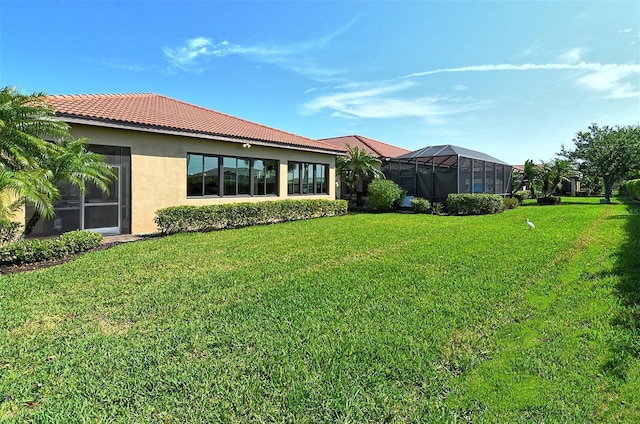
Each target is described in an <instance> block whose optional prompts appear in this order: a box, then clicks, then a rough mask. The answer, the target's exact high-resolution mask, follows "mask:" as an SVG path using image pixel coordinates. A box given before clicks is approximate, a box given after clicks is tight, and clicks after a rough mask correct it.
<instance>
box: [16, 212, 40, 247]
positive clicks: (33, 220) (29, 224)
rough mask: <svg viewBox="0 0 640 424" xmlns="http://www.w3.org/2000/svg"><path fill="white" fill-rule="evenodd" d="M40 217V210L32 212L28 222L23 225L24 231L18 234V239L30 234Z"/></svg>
mask: <svg viewBox="0 0 640 424" xmlns="http://www.w3.org/2000/svg"><path fill="white" fill-rule="evenodd" d="M41 217H42V215H41V214H40V212H38V211H34V212H33V215H31V218H29V222H27V224H26V225H25V226H24V231H23V232H22V235H21V236H20V240H24V239H25V238H27V236H28V235H29V234H31V231H33V229H34V228H35V227H36V224H37V223H38V221H40V218H41Z"/></svg>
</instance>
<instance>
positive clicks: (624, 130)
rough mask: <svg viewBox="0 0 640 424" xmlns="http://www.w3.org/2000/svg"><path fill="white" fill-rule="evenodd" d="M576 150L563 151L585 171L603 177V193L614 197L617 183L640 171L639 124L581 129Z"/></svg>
mask: <svg viewBox="0 0 640 424" xmlns="http://www.w3.org/2000/svg"><path fill="white" fill-rule="evenodd" d="M573 142H574V144H575V146H576V147H575V149H574V150H565V148H564V146H562V152H561V153H562V155H563V156H565V157H566V158H568V159H569V160H571V161H572V162H574V163H575V164H577V165H578V168H579V169H580V171H582V172H584V173H585V174H588V175H592V176H596V177H600V178H602V182H603V185H604V196H605V198H606V199H607V202H610V201H611V193H612V191H613V186H614V184H616V183H618V182H620V181H622V180H623V179H624V178H626V177H627V176H629V175H631V174H632V173H637V172H638V171H640V126H639V125H632V126H616V127H610V126H606V125H605V126H602V127H600V126H598V124H595V123H594V124H591V125H590V126H589V128H588V131H581V132H578V133H577V134H576V136H575V138H574V139H573Z"/></svg>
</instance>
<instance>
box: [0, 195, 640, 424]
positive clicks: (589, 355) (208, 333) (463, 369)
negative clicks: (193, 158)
mask: <svg viewBox="0 0 640 424" xmlns="http://www.w3.org/2000/svg"><path fill="white" fill-rule="evenodd" d="M571 201H572V202H574V203H571ZM597 202H598V199H590V198H586V199H566V198H565V200H564V203H563V204H562V205H560V206H555V207H552V206H547V207H539V206H525V207H520V208H517V209H514V210H509V211H505V212H503V213H501V214H498V215H492V216H473V217H444V216H442V217H439V216H430V215H413V214H374V215H369V214H356V215H349V216H344V217H336V218H323V219H316V220H310V221H303V222H293V223H285V224H278V225H272V226H264V227H252V228H244V229H239V230H229V231H222V232H215V233H207V234H180V235H175V236H170V237H166V238H160V239H153V240H148V241H142V242H137V243H130V244H125V245H121V246H118V247H115V248H112V249H109V250H106V251H101V252H94V253H90V254H86V255H83V256H81V257H79V258H77V259H76V260H74V261H73V262H70V263H67V264H65V265H62V266H58V267H54V268H49V269H45V270H41V271H36V272H29V273H24V274H17V275H11V276H3V277H0V421H6V422H14V421H15V422H23V421H25V420H28V421H35V422H123V423H125V422H126V423H129V422H153V423H156V422H175V423H184V422H198V423H199V422H296V423H298V422H303V423H304V422H308V423H317V422H343V423H346V422H351V423H361V422H447V423H449V422H455V421H462V422H465V421H473V422H500V423H502V422H563V423H564V422H594V421H595V422H613V421H619V422H638V421H640V242H639V238H640V207H638V205H629V204H624V203H617V204H613V205H601V204H599V203H597ZM525 218H529V219H530V220H531V221H533V222H534V223H535V225H536V227H537V228H536V229H535V230H528V228H527V225H526V223H525Z"/></svg>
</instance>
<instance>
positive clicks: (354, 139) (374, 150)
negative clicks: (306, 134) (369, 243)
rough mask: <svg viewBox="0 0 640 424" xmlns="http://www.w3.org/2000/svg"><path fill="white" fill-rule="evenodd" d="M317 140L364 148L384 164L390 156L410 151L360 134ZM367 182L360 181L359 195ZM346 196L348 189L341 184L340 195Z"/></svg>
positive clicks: (364, 191)
mask: <svg viewBox="0 0 640 424" xmlns="http://www.w3.org/2000/svg"><path fill="white" fill-rule="evenodd" d="M319 141H321V142H323V143H328V144H331V145H333V146H338V147H346V146H347V145H349V146H351V147H357V148H359V149H361V150H364V151H365V152H367V153H368V154H370V155H371V156H374V157H376V158H378V159H380V161H381V162H382V164H384V163H385V161H388V160H389V159H391V158H394V157H396V156H400V155H404V154H406V153H409V152H410V150H407V149H403V148H402V147H398V146H393V145H391V144H387V143H383V142H382V141H377V140H373V139H370V138H367V137H363V136H361V135H346V136H343V137H332V138H323V139H320V140H319ZM382 164H381V166H382ZM369 182H370V181H361V182H360V184H359V187H358V189H357V192H359V193H360V194H361V195H362V194H364V193H366V189H367V185H368V183H369ZM347 196H349V190H348V189H347V187H346V186H345V185H344V184H343V185H342V189H341V197H343V198H345V197H347Z"/></svg>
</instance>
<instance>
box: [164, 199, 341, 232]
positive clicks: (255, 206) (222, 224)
mask: <svg viewBox="0 0 640 424" xmlns="http://www.w3.org/2000/svg"><path fill="white" fill-rule="evenodd" d="M346 213H347V201H346V200H326V199H304V200H275V201H265V202H255V203H251V202H243V203H230V204H224V205H207V206H171V207H168V208H163V209H159V210H157V211H156V216H155V218H154V219H153V220H154V222H155V223H156V225H157V226H158V229H159V230H160V232H161V233H162V234H173V233H179V232H188V231H215V230H224V229H230V228H240V227H248V226H252V225H264V224H273V223H276V222H286V221H298V220H301V219H309V218H320V217H323V216H338V215H344V214H346Z"/></svg>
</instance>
